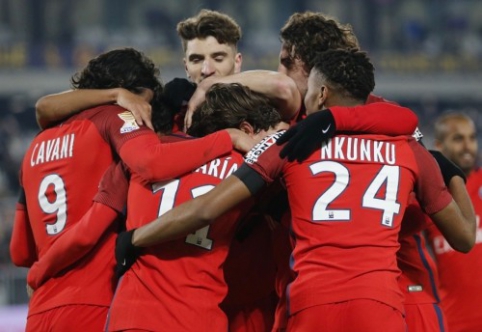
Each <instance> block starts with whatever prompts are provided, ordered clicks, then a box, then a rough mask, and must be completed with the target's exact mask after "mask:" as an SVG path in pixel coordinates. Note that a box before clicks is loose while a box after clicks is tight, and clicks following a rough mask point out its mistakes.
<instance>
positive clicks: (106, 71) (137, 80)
mask: <svg viewBox="0 0 482 332" xmlns="http://www.w3.org/2000/svg"><path fill="white" fill-rule="evenodd" d="M159 76H160V71H159V68H157V67H156V66H155V65H154V63H153V62H152V61H151V60H150V59H149V58H148V57H147V56H145V55H144V54H143V53H141V52H139V51H137V50H135V49H133V48H124V49H116V50H112V51H108V52H105V53H102V54H100V55H99V56H97V57H95V58H94V59H92V60H90V61H89V63H88V64H87V66H86V67H85V68H84V69H83V70H82V71H80V72H77V73H76V74H75V75H74V76H72V78H71V83H72V86H73V87H74V88H75V89H110V88H124V89H127V90H129V91H132V92H135V93H136V92H139V88H148V89H151V90H153V91H154V94H155V95H157V94H159V93H161V92H162V89H163V86H162V83H161V82H160V77H159Z"/></svg>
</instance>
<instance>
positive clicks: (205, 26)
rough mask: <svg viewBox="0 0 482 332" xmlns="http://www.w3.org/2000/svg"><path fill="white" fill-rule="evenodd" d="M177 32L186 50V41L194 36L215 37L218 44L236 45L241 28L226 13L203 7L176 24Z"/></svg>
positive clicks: (239, 37) (200, 37) (201, 37)
mask: <svg viewBox="0 0 482 332" xmlns="http://www.w3.org/2000/svg"><path fill="white" fill-rule="evenodd" d="M177 33H178V35H179V36H180V37H181V39H182V48H183V50H184V51H186V45H187V42H188V41H190V40H193V39H195V38H199V39H205V38H207V37H209V36H211V37H214V38H216V40H217V41H218V42H219V43H220V44H229V45H233V46H235V47H236V46H237V44H238V41H239V39H241V28H240V27H239V25H238V24H237V23H236V21H234V20H233V19H232V18H231V17H229V16H228V15H226V14H223V13H220V12H217V11H213V10H207V9H203V10H201V11H200V12H199V14H197V15H196V16H193V17H190V18H188V19H186V20H184V21H181V22H179V23H178V24H177Z"/></svg>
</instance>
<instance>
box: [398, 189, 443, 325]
mask: <svg viewBox="0 0 482 332" xmlns="http://www.w3.org/2000/svg"><path fill="white" fill-rule="evenodd" d="M429 227H434V225H433V223H432V221H431V220H430V218H429V217H428V216H427V215H426V214H425V213H423V211H422V209H421V208H420V206H419V204H418V202H417V200H416V199H415V194H413V195H412V197H411V198H410V202H409V205H408V207H407V210H406V211H405V215H404V217H403V221H402V230H401V232H400V235H399V242H400V249H399V250H398V252H397V263H398V267H399V269H400V271H401V272H402V273H401V275H400V278H399V280H398V283H399V285H400V290H401V291H402V293H403V295H404V309H405V320H406V322H407V328H408V331H427V332H441V331H448V330H447V323H446V319H445V315H444V313H443V311H442V309H441V307H440V306H439V302H440V294H439V280H438V272H437V266H436V264H435V261H434V259H433V257H432V254H431V253H430V251H429V250H428V248H427V245H426V233H425V230H426V229H427V228H429Z"/></svg>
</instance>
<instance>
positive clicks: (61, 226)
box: [21, 108, 113, 314]
mask: <svg viewBox="0 0 482 332" xmlns="http://www.w3.org/2000/svg"><path fill="white" fill-rule="evenodd" d="M101 112H102V108H97V109H91V110H87V111H84V112H82V113H80V114H78V115H75V116H73V117H72V118H70V119H68V120H66V121H64V122H63V123H61V124H59V125H57V126H54V127H52V128H49V129H46V130H44V131H42V132H41V133H39V134H38V135H37V136H36V137H35V138H34V140H33V142H32V144H31V145H30V147H29V149H28V150H27V152H26V154H25V157H24V160H23V164H22V175H21V182H22V185H23V188H24V190H25V196H26V205H27V211H28V215H29V219H30V223H31V226H32V230H33V234H34V238H35V242H36V246H37V250H38V255H39V257H40V258H41V257H42V256H43V254H44V253H45V252H46V251H47V250H48V249H49V247H50V246H51V244H52V243H53V242H54V241H55V240H56V238H57V237H58V236H61V234H62V232H63V231H65V230H66V229H68V228H69V227H72V225H74V224H75V223H76V222H77V221H78V220H79V219H80V218H81V217H82V216H83V214H84V213H85V212H86V211H87V210H88V209H89V207H90V206H91V204H92V198H93V196H94V195H95V194H96V193H97V189H98V185H99V181H100V179H101V177H102V175H103V173H104V171H105V170H106V169H107V167H108V166H109V165H110V164H111V163H112V160H113V155H112V152H111V149H110V147H109V144H108V143H107V142H106V141H105V139H104V138H103V137H102V135H101V134H100V132H99V129H98V127H97V126H96V125H95V121H97V120H96V118H98V117H99V116H101ZM104 245H108V246H109V250H113V234H112V235H111V236H104V237H103V239H102V241H101V244H100V245H99V246H98V247H96V249H95V250H93V251H92V252H91V253H90V254H89V255H87V257H85V258H84V259H82V260H80V261H79V262H77V263H76V264H74V265H73V266H72V267H71V268H69V269H68V270H66V271H65V272H64V273H62V275H60V276H59V277H58V278H52V279H50V280H48V281H47V282H46V283H45V284H44V285H42V286H41V287H40V288H39V289H38V290H36V291H35V292H34V295H33V297H32V299H31V302H30V310H29V314H33V313H36V312H41V311H44V310H47V309H50V308H53V307H56V306H59V305H65V304H73V303H79V304H94V305H108V304H109V297H111V296H112V273H110V272H111V271H112V268H110V267H109V266H106V257H105V256H103V255H98V251H99V248H101V247H103V246H104ZM112 261H113V260H112V259H111V260H110V262H111V263H112ZM96 266H102V269H99V268H96Z"/></svg>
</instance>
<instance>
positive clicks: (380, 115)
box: [330, 103, 418, 136]
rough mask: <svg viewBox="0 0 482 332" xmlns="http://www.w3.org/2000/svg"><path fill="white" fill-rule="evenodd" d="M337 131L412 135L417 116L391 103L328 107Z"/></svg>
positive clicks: (416, 123)
mask: <svg viewBox="0 0 482 332" xmlns="http://www.w3.org/2000/svg"><path fill="white" fill-rule="evenodd" d="M330 110H331V112H332V114H333V117H334V118H335V123H336V130H337V131H352V132H360V133H367V134H380V135H391V136H397V135H412V134H413V132H414V131H415V129H416V128H417V125H418V118H417V115H416V114H415V113H414V112H412V111H411V110H410V109H408V108H406V107H401V106H398V105H394V104H391V103H373V104H368V105H362V106H357V107H330Z"/></svg>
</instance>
